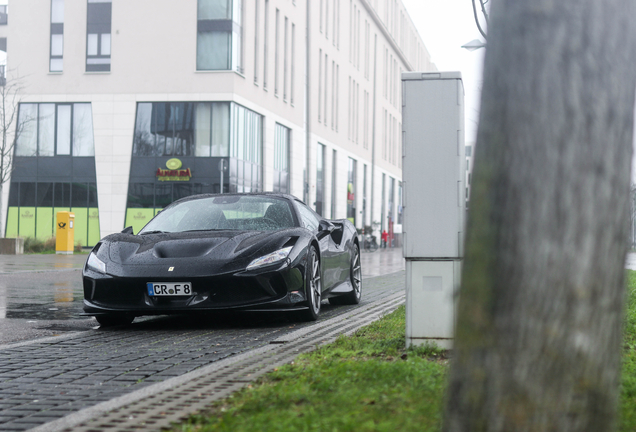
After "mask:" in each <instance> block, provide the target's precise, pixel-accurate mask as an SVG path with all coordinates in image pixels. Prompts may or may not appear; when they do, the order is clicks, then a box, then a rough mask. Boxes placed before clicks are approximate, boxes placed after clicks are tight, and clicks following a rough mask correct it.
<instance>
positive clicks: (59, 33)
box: [49, 0, 64, 72]
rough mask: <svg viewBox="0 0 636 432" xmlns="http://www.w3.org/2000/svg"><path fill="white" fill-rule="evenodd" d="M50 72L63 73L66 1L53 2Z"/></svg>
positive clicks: (53, 0) (57, 0) (55, 0)
mask: <svg viewBox="0 0 636 432" xmlns="http://www.w3.org/2000/svg"><path fill="white" fill-rule="evenodd" d="M49 55H50V58H49V71H50V72H62V70H63V60H62V59H63V55H64V0H51V51H50V53H49Z"/></svg>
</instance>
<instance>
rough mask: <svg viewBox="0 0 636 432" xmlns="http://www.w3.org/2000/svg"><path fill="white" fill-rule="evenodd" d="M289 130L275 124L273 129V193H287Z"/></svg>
mask: <svg viewBox="0 0 636 432" xmlns="http://www.w3.org/2000/svg"><path fill="white" fill-rule="evenodd" d="M290 134H291V131H290V130H289V128H286V127H285V126H283V125H281V124H278V123H276V126H275V129H274V185H273V188H272V191H273V192H280V193H289V136H290Z"/></svg>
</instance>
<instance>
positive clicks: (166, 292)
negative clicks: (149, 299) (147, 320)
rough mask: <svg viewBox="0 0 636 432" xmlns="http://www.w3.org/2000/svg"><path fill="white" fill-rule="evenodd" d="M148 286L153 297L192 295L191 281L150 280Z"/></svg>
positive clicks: (149, 293)
mask: <svg viewBox="0 0 636 432" xmlns="http://www.w3.org/2000/svg"><path fill="white" fill-rule="evenodd" d="M146 286H147V287H148V295H149V296H153V297H161V296H184V295H192V284H191V283H190V282H148V283H147V284H146Z"/></svg>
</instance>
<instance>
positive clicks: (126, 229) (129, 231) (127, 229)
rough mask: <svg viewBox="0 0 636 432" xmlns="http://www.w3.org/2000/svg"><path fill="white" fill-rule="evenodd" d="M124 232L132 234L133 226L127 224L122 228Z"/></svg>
mask: <svg viewBox="0 0 636 432" xmlns="http://www.w3.org/2000/svg"><path fill="white" fill-rule="evenodd" d="M121 233H122V234H132V233H133V227H131V226H127V227H126V228H124V229H123V230H121Z"/></svg>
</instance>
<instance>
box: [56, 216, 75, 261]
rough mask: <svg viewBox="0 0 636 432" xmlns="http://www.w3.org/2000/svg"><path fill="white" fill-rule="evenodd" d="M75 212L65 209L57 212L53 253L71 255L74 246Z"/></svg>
mask: <svg viewBox="0 0 636 432" xmlns="http://www.w3.org/2000/svg"><path fill="white" fill-rule="evenodd" d="M74 225H75V214H73V213H71V212H67V211H62V212H57V224H56V231H55V253H56V254H61V255H73V248H74V246H75V227H74Z"/></svg>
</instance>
